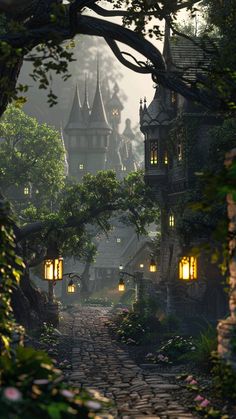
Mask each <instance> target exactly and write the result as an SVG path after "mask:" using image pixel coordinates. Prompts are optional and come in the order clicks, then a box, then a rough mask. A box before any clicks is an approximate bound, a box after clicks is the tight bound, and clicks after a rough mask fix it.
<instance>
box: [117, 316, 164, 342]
mask: <svg viewBox="0 0 236 419" xmlns="http://www.w3.org/2000/svg"><path fill="white" fill-rule="evenodd" d="M114 324H115V328H116V333H117V336H118V338H119V339H120V340H121V342H124V343H127V344H131V345H139V344H143V343H147V342H150V341H153V340H156V336H157V334H158V332H159V331H160V322H159V320H158V319H157V318H156V317H153V316H147V315H144V314H140V313H138V312H133V311H128V312H127V311H124V312H123V313H121V314H119V315H118V317H117V318H116V319H115V320H114Z"/></svg>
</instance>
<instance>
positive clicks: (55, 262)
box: [44, 245, 63, 281]
mask: <svg viewBox="0 0 236 419" xmlns="http://www.w3.org/2000/svg"><path fill="white" fill-rule="evenodd" d="M62 277H63V258H62V257H61V256H60V255H59V252H58V249H57V247H56V245H54V246H53V247H51V248H50V249H48V251H47V255H46V258H45V259H44V279H45V280H46V281H60V280H62Z"/></svg>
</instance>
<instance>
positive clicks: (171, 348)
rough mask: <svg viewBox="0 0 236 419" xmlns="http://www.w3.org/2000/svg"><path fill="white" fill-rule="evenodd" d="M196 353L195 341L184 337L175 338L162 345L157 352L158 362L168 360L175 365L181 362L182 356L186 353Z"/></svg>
mask: <svg viewBox="0 0 236 419" xmlns="http://www.w3.org/2000/svg"><path fill="white" fill-rule="evenodd" d="M189 351H195V346H194V343H193V339H192V338H191V337H189V338H185V337H183V336H173V337H172V338H170V339H169V340H168V341H164V342H162V343H161V346H160V348H159V349H158V351H157V356H156V362H159V361H161V362H162V360H163V357H165V358H167V361H168V362H170V363H173V362H174V363H175V362H178V361H180V360H181V357H182V355H184V354H185V353H186V352H189Z"/></svg>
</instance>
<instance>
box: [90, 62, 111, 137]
mask: <svg viewBox="0 0 236 419" xmlns="http://www.w3.org/2000/svg"><path fill="white" fill-rule="evenodd" d="M89 128H95V129H105V130H107V131H111V128H110V126H109V125H108V122H107V116H106V112H105V108H104V104H103V99H102V93H101V87H100V69H99V57H98V58H97V87H96V92H95V96H94V100H93V106H92V111H91V115H90V120H89Z"/></svg>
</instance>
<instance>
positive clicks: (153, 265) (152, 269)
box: [149, 258, 157, 272]
mask: <svg viewBox="0 0 236 419" xmlns="http://www.w3.org/2000/svg"><path fill="white" fill-rule="evenodd" d="M149 271H150V272H156V271H157V264H156V262H155V260H154V259H153V258H152V259H151V260H150V265H149Z"/></svg>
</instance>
